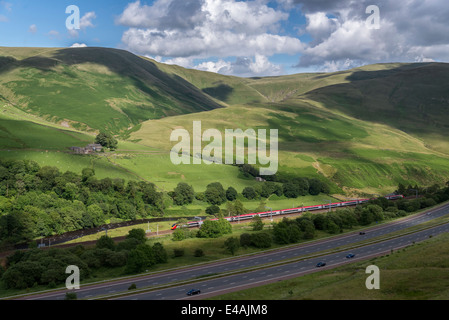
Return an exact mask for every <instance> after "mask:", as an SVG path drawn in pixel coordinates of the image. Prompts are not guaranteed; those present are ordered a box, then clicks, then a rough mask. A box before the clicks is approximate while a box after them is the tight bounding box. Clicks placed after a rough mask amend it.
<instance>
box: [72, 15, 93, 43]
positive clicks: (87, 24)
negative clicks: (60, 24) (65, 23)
mask: <svg viewBox="0 0 449 320" xmlns="http://www.w3.org/2000/svg"><path fill="white" fill-rule="evenodd" d="M96 18H97V15H96V14H95V12H94V11H91V12H87V13H86V14H85V15H83V16H82V17H81V19H80V29H81V30H83V31H86V29H87V28H94V27H95V25H94V24H93V21H92V20H94V19H96ZM68 32H69V35H70V36H71V37H72V38H78V36H79V32H78V30H76V29H70V30H68Z"/></svg>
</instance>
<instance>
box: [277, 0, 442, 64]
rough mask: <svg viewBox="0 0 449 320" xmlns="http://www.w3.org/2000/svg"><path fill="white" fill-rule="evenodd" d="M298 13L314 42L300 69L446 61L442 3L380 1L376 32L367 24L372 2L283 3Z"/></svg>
mask: <svg viewBox="0 0 449 320" xmlns="http://www.w3.org/2000/svg"><path fill="white" fill-rule="evenodd" d="M285 1H289V3H290V4H292V5H296V6H298V7H300V8H301V11H302V12H303V14H304V15H305V17H306V19H307V24H306V26H305V27H304V30H303V31H304V32H307V33H308V34H310V36H311V37H312V38H313V40H312V41H311V42H310V43H309V44H308V45H307V46H306V47H305V48H304V50H303V51H302V56H301V58H300V61H299V63H298V67H311V66H315V67H317V68H319V69H323V70H324V69H334V68H351V67H354V66H358V65H363V64H368V63H377V62H393V61H394V62H396V61H399V62H415V61H422V62H424V61H438V60H440V61H441V60H444V61H447V59H448V58H449V57H448V53H447V48H448V46H449V29H448V24H447V22H446V21H447V17H448V16H449V6H447V3H446V1H445V0H430V1H425V2H423V1H418V0H409V1H407V2H406V3H404V2H402V1H394V0H380V1H378V7H379V9H380V29H378V30H375V29H369V28H367V27H366V25H365V21H366V19H367V18H368V16H369V14H367V13H366V11H365V10H366V8H367V7H368V6H369V5H371V4H373V3H372V1H370V0H360V1H353V0H335V1H330V0H313V1H312V0H285Z"/></svg>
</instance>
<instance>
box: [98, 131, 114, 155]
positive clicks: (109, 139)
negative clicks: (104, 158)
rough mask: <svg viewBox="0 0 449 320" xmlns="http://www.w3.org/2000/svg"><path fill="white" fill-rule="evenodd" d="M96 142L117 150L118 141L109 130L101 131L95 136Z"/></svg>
mask: <svg viewBox="0 0 449 320" xmlns="http://www.w3.org/2000/svg"><path fill="white" fill-rule="evenodd" d="M95 143H97V144H101V146H102V147H105V148H108V149H110V150H112V151H113V150H116V149H117V145H118V141H117V140H116V139H115V138H114V136H113V135H112V134H110V133H107V132H100V133H99V134H98V135H97V137H96V138H95Z"/></svg>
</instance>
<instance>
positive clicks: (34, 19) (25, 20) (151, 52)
mask: <svg viewBox="0 0 449 320" xmlns="http://www.w3.org/2000/svg"><path fill="white" fill-rule="evenodd" d="M73 5H74V6H76V7H77V8H79V12H80V15H79V29H69V28H67V23H66V21H67V20H68V19H69V21H70V23H73V22H74V21H75V20H73V19H72V17H73V16H72V15H71V14H72V13H73V12H72V11H70V12H69V13H66V9H67V7H69V6H73ZM373 6H374V7H375V8H374V9H373V8H372V7H373ZM369 8H370V9H369ZM367 9H369V10H367ZM448 17H449V1H447V0H403V1H398V0H271V1H270V0H248V1H242V0H240V1H238V0H153V1H150V0H136V1H133V0H131V1H124V0H108V1H104V0H102V1H99V0H68V1H64V0H40V1H34V0H0V46H7V47H84V46H89V47H109V48H118V49H124V50H128V51H131V52H133V53H135V54H138V55H143V56H147V57H150V58H152V59H155V60H157V61H159V62H164V63H169V64H177V65H181V66H183V67H187V68H192V69H198V70H203V71H210V72H216V73H221V74H226V75H236V76H241V77H250V76H277V75H285V74H293V73H301V72H333V71H340V70H346V69H350V68H353V67H358V66H362V65H366V64H373V63H386V62H429V61H437V62H449V23H448Z"/></svg>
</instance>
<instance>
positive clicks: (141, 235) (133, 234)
mask: <svg viewBox="0 0 449 320" xmlns="http://www.w3.org/2000/svg"><path fill="white" fill-rule="evenodd" d="M126 239H136V240H137V241H138V242H139V243H145V242H146V241H147V236H146V234H145V230H143V229H132V230H130V231H129V232H128V235H127V236H126Z"/></svg>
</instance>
